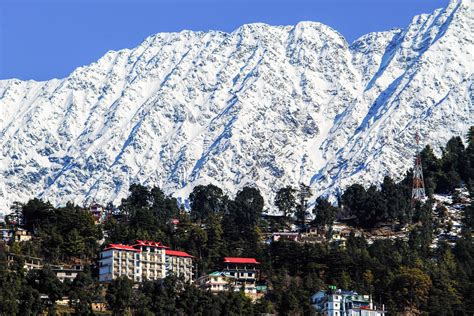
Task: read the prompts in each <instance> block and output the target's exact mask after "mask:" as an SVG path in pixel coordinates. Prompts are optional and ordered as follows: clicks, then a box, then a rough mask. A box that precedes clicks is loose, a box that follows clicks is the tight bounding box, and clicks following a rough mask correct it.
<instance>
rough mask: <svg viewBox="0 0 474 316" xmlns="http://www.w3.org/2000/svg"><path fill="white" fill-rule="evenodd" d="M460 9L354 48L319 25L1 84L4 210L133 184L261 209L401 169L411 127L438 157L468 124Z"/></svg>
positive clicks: (122, 191) (84, 198) (203, 40)
mask: <svg viewBox="0 0 474 316" xmlns="http://www.w3.org/2000/svg"><path fill="white" fill-rule="evenodd" d="M466 10H467V8H466V2H451V3H450V4H449V5H448V7H447V8H445V9H442V10H437V11H435V12H434V13H432V14H430V15H420V16H418V17H416V18H414V20H413V22H412V23H411V24H410V25H409V26H408V27H407V28H405V29H403V30H390V31H387V32H376V33H370V34H367V35H365V36H362V37H361V38H359V39H358V40H356V41H355V42H354V43H352V44H351V45H350V46H349V45H348V44H347V42H346V40H345V39H344V38H343V37H342V36H341V35H340V34H339V33H338V32H336V31H334V30H333V29H331V28H330V27H328V26H325V25H323V24H321V23H317V22H300V23H298V24H297V25H294V26H270V25H267V24H263V23H253V24H248V25H244V26H242V27H240V28H238V29H236V30H235V31H233V32H231V33H224V32H219V31H209V32H194V31H183V32H179V33H159V34H156V35H153V36H150V37H148V38H146V39H145V40H144V41H143V42H142V43H141V44H140V45H138V46H137V47H135V48H132V49H123V50H120V51H110V52H108V53H106V54H105V55H104V56H103V57H102V58H100V59H99V60H98V61H97V62H95V63H92V64H91V65H88V66H84V67H80V68H78V69H76V70H75V71H74V72H72V73H71V74H70V75H69V76H68V77H67V78H64V79H61V80H51V81H46V82H33V81H19V80H5V81H0V176H1V178H2V179H3V180H2V181H1V182H0V209H2V208H3V209H8V206H9V205H10V204H11V203H12V202H13V201H25V200H26V199H29V198H31V197H33V196H38V197H41V198H43V199H48V200H50V201H51V202H53V203H54V204H64V203H66V202H67V201H73V202H76V203H79V204H84V203H90V202H92V201H96V202H101V203H106V202H108V201H114V202H116V203H117V202H119V201H120V199H121V198H122V197H124V196H125V195H126V194H127V190H128V187H129V185H130V184H132V183H136V182H140V183H143V184H145V185H150V186H151V185H157V186H159V187H161V188H163V189H164V190H165V191H166V192H167V193H173V194H175V196H177V197H178V198H183V199H184V198H186V197H187V195H188V194H189V193H190V192H191V190H192V188H193V187H194V186H195V185H197V184H206V183H214V184H216V185H219V186H221V187H222V188H224V189H225V190H226V192H227V193H229V194H234V193H235V192H236V191H237V190H239V189H240V188H242V187H243V186H245V185H248V184H251V185H255V186H257V187H259V188H260V189H261V191H262V194H263V195H264V197H265V199H266V202H267V205H269V204H270V203H269V202H271V201H272V199H273V196H274V194H275V192H276V191H277V190H278V189H279V188H281V187H283V186H286V185H293V186H297V185H298V183H300V182H304V183H308V184H311V186H312V188H313V190H314V192H315V196H317V195H319V194H332V193H335V192H338V190H340V189H341V188H344V187H345V186H347V185H349V184H351V183H353V182H362V183H365V184H367V185H368V184H371V183H377V182H379V181H381V179H382V178H383V177H384V176H385V175H391V176H397V175H400V174H403V172H404V171H405V170H407V169H408V168H409V167H410V166H411V163H412V156H413V154H414V152H415V147H414V145H413V135H414V134H413V131H414V129H415V128H416V129H420V134H421V137H422V143H423V144H430V145H432V147H433V148H439V146H440V145H442V144H444V143H445V142H446V141H447V139H448V138H450V137H451V136H454V135H464V133H465V132H466V131H467V129H468V127H469V126H471V125H474V121H473V120H474V119H473V117H472V115H471V114H472V111H473V107H472V103H471V102H470V94H471V93H472V92H471V90H470V86H469V78H470V76H471V74H472V69H471V68H470V66H468V63H467V62H466V61H468V60H471V59H472V55H471V54H472V53H471V49H470V48H471V47H472V39H471V36H470V33H469V32H470V30H469V28H468V27H467V25H468V22H469V19H468V17H469V15H468V14H467V11H466ZM270 211H271V210H270Z"/></svg>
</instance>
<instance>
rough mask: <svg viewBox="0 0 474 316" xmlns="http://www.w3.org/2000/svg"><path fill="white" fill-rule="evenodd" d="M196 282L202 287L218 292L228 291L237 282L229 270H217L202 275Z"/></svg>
mask: <svg viewBox="0 0 474 316" xmlns="http://www.w3.org/2000/svg"><path fill="white" fill-rule="evenodd" d="M196 283H197V284H198V285H199V286H200V287H201V288H202V289H204V290H207V291H209V292H211V293H213V294H216V293H219V292H224V291H228V290H229V289H230V288H231V287H232V286H233V284H234V283H235V278H234V277H231V276H230V273H229V272H221V271H215V272H212V273H209V274H208V275H204V276H202V277H200V278H199V279H197V280H196Z"/></svg>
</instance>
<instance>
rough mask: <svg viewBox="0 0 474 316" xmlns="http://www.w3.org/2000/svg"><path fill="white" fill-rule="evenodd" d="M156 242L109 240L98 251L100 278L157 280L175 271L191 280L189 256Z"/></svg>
mask: <svg viewBox="0 0 474 316" xmlns="http://www.w3.org/2000/svg"><path fill="white" fill-rule="evenodd" d="M168 248H169V247H166V246H164V245H162V244H161V243H159V242H154V241H148V240H137V242H136V244H134V245H131V246H129V245H121V244H110V245H109V246H108V247H107V248H105V249H104V250H103V251H101V252H100V258H99V281H100V282H109V281H112V280H113V279H116V278H117V277H119V276H126V277H128V278H129V279H131V280H133V281H134V282H142V281H145V280H159V279H163V278H165V277H166V276H167V275H170V274H171V273H174V274H175V275H177V276H183V277H184V279H185V280H186V281H191V280H192V276H193V262H192V258H193V257H192V256H191V255H189V254H187V253H185V252H182V251H175V250H170V249H168Z"/></svg>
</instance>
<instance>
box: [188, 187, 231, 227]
mask: <svg viewBox="0 0 474 316" xmlns="http://www.w3.org/2000/svg"><path fill="white" fill-rule="evenodd" d="M226 200H227V197H226V196H225V195H224V193H223V192H222V190H221V189H220V188H218V187H217V186H215V185H213V184H209V185H198V186H196V187H194V189H193V192H191V194H190V195H189V201H190V203H191V212H190V217H191V219H192V220H194V221H198V222H202V221H206V220H207V219H208V218H209V217H210V216H216V215H219V214H223V213H224V211H225V207H226Z"/></svg>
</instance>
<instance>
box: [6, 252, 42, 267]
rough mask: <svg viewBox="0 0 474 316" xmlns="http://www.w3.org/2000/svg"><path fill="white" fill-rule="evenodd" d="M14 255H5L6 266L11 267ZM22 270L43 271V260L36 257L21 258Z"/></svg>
mask: <svg viewBox="0 0 474 316" xmlns="http://www.w3.org/2000/svg"><path fill="white" fill-rule="evenodd" d="M15 257H16V255H15V254H12V253H10V254H7V265H8V266H11V265H12V264H13V263H14V262H15ZM22 258H23V260H24V263H23V268H24V269H25V270H26V271H30V270H38V269H43V259H41V258H36V257H29V256H23V257H22Z"/></svg>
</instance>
